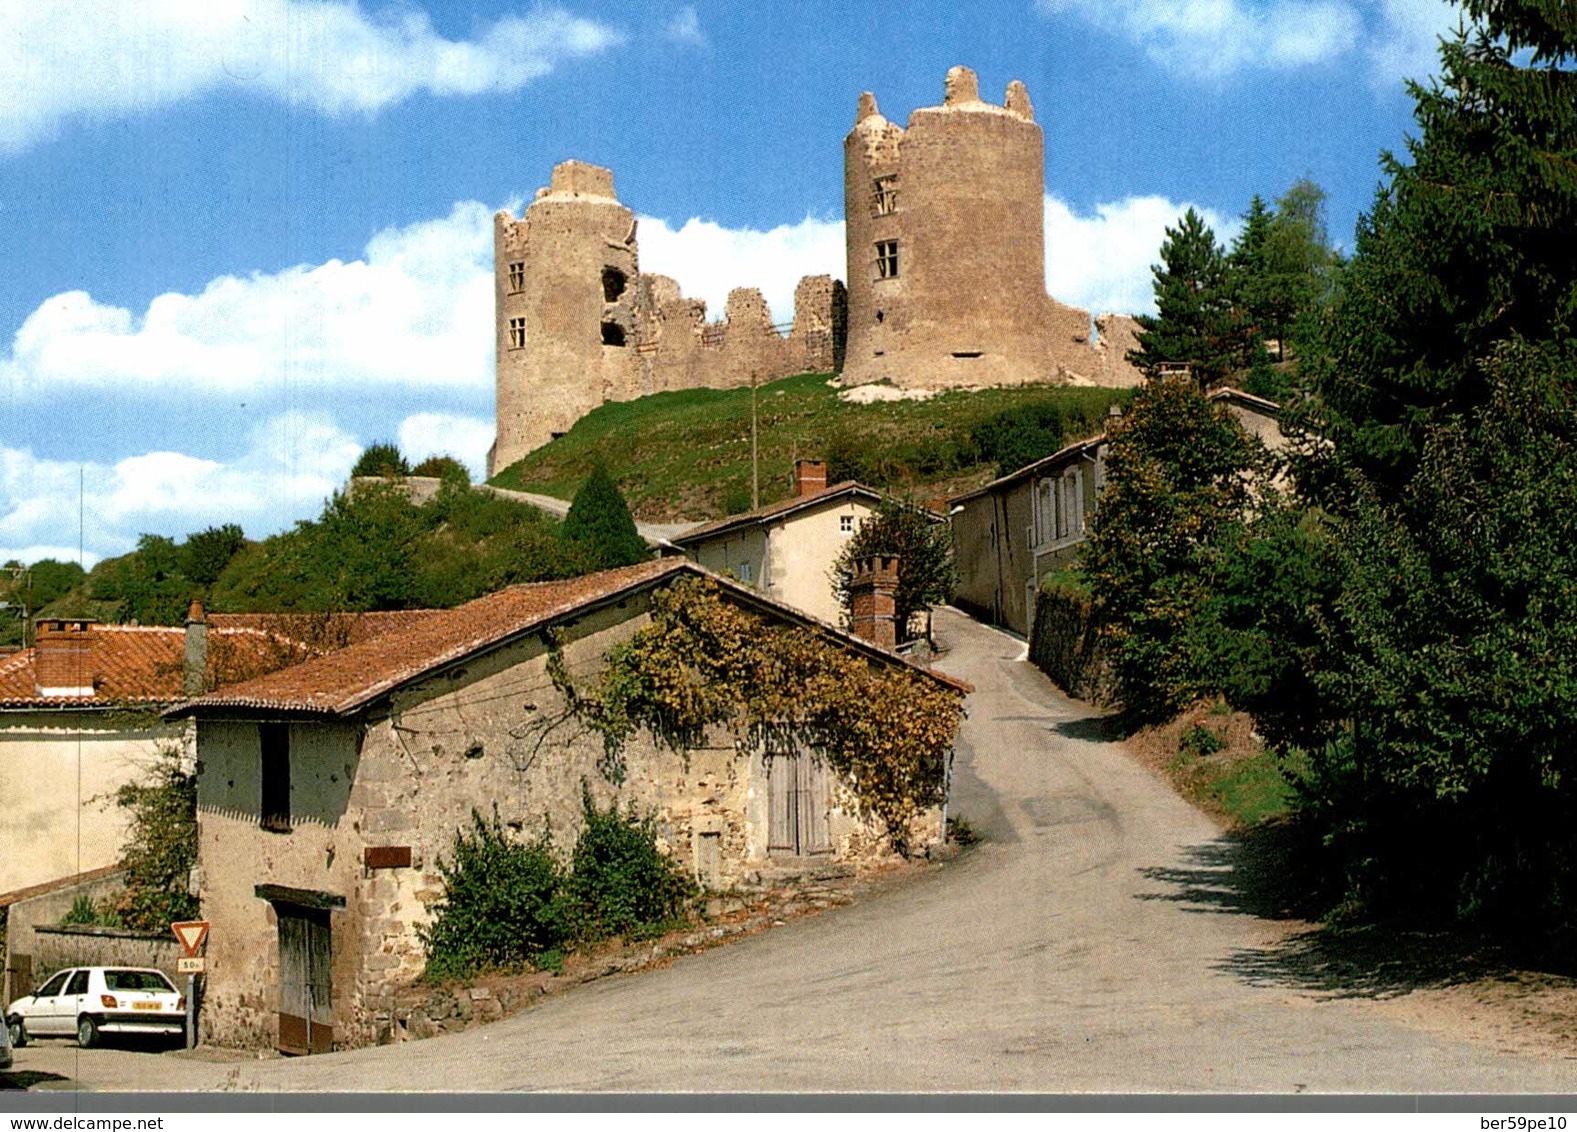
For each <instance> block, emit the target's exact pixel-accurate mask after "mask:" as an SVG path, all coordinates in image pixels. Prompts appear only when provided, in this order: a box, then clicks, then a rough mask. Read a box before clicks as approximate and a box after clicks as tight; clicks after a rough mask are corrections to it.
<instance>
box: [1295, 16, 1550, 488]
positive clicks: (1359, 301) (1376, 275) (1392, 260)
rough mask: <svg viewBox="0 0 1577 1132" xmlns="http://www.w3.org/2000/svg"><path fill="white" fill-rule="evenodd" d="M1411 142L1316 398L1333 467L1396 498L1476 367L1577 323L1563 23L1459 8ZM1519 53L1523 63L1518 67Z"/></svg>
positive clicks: (1349, 290) (1382, 201)
mask: <svg viewBox="0 0 1577 1132" xmlns="http://www.w3.org/2000/svg"><path fill="white" fill-rule="evenodd" d="M1464 7H1465V9H1466V11H1467V14H1468V15H1469V16H1470V17H1472V18H1473V20H1474V23H1473V25H1472V26H1471V27H1470V28H1469V29H1468V30H1466V31H1465V32H1463V33H1462V34H1460V35H1458V36H1456V37H1455V38H1453V39H1452V40H1450V41H1448V42H1447V43H1446V44H1444V45H1443V47H1442V50H1441V57H1442V64H1443V66H1442V76H1441V79H1440V80H1439V82H1438V83H1436V84H1434V85H1432V86H1430V87H1428V88H1424V87H1421V86H1418V85H1416V84H1414V85H1413V86H1412V93H1413V97H1414V99H1415V101H1416V103H1417V109H1416V111H1415V116H1416V118H1417V121H1418V125H1419V127H1420V131H1421V132H1420V134H1419V136H1418V137H1416V138H1414V139H1413V140H1411V141H1409V143H1408V147H1407V149H1408V157H1409V158H1411V160H1410V162H1405V163H1404V162H1403V161H1401V160H1399V159H1398V158H1396V157H1395V156H1393V155H1391V154H1386V155H1384V157H1383V158H1382V164H1383V166H1384V169H1385V171H1386V173H1387V174H1388V177H1389V184H1388V185H1386V186H1385V187H1383V188H1382V189H1381V190H1380V192H1379V194H1378V196H1377V198H1376V200H1375V203H1374V207H1373V209H1372V210H1371V211H1370V212H1369V213H1368V214H1367V215H1366V216H1364V217H1363V218H1362V219H1361V220H1360V223H1359V228H1358V238H1357V244H1356V250H1355V254H1354V257H1353V260H1352V263H1351V264H1350V265H1349V267H1348V269H1347V270H1346V271H1345V272H1344V275H1343V281H1342V286H1341V288H1340V293H1339V295H1338V297H1337V299H1336V302H1335V308H1334V313H1333V317H1332V318H1331V319H1330V320H1329V321H1328V324H1327V326H1326V327H1325V332H1324V334H1323V335H1322V337H1323V339H1324V341H1323V354H1324V357H1323V358H1322V359H1321V363H1320V365H1319V366H1318V369H1317V372H1316V373H1315V375H1314V377H1315V381H1314V384H1315V386H1316V389H1317V390H1318V393H1319V395H1320V403H1321V409H1322V411H1323V414H1324V422H1323V431H1324V433H1325V436H1326V437H1327V439H1328V440H1329V441H1331V442H1333V443H1334V445H1335V449H1336V450H1337V451H1339V452H1340V453H1341V458H1342V460H1343V461H1345V462H1346V463H1347V464H1348V465H1350V466H1351V467H1353V468H1355V469H1356V470H1357V471H1358V473H1359V474H1360V475H1361V476H1362V478H1363V479H1364V480H1365V481H1367V482H1369V483H1370V484H1372V485H1373V487H1374V488H1375V490H1376V491H1377V492H1379V494H1380V498H1381V499H1382V500H1394V499H1396V498H1397V497H1398V496H1399V495H1400V493H1401V492H1402V490H1403V489H1404V488H1405V485H1406V483H1407V482H1408V480H1409V479H1410V477H1411V473H1412V470H1413V468H1414V467H1415V466H1416V463H1417V460H1418V458H1419V456H1420V454H1421V453H1422V451H1423V446H1424V437H1425V433H1426V431H1427V429H1428V428H1429V427H1430V426H1431V425H1433V424H1440V423H1444V422H1446V421H1449V420H1451V419H1452V418H1456V417H1460V416H1462V415H1463V414H1466V413H1470V412H1471V411H1472V410H1473V409H1475V408H1476V407H1478V406H1480V405H1482V404H1484V402H1485V400H1486V399H1487V397H1488V395H1489V388H1488V385H1487V383H1486V381H1485V378H1484V371H1483V369H1482V367H1481V366H1480V365H1479V363H1480V361H1481V360H1482V359H1484V358H1486V357H1488V356H1489V355H1490V354H1491V353H1492V352H1493V351H1494V348H1495V344H1496V343H1498V342H1501V341H1505V340H1507V339H1510V338H1512V337H1521V338H1524V339H1528V340H1532V341H1538V340H1544V339H1549V338H1554V337H1559V336H1563V335H1569V334H1571V333H1572V332H1573V330H1574V329H1577V327H1574V319H1577V72H1574V71H1573V70H1572V67H1571V65H1572V62H1573V59H1574V55H1573V47H1574V43H1577V32H1574V27H1577V16H1574V15H1572V14H1571V13H1572V9H1571V7H1570V6H1569V5H1557V4H1554V3H1547V4H1546V3H1534V2H1531V0H1524V2H1516V3H1514V2H1509V0H1468V2H1467V3H1466V4H1465V5H1464ZM1524 49H1527V50H1528V51H1529V52H1530V54H1529V55H1528V56H1524V55H1522V54H1521V53H1522V52H1523V51H1524Z"/></svg>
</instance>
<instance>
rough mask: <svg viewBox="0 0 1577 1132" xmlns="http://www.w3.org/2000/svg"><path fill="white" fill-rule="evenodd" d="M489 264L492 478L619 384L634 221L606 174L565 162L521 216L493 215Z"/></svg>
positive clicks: (632, 271) (633, 252) (625, 352)
mask: <svg viewBox="0 0 1577 1132" xmlns="http://www.w3.org/2000/svg"><path fill="white" fill-rule="evenodd" d="M493 257H494V294H495V301H496V304H497V305H496V307H495V310H496V312H497V315H496V323H497V327H496V329H497V336H498V343H497V345H498V362H497V370H496V379H497V385H496V393H497V422H498V434H497V437H496V439H495V440H494V442H493V451H492V453H491V454H490V456H489V458H488V475H489V476H491V475H493V474H494V473H496V472H499V471H502V470H503V469H504V468H507V467H508V466H509V465H510V464H512V463H514V462H515V461H516V460H518V459H520V458H521V457H522V456H524V455H525V454H526V453H527V452H530V451H531V450H532V449H533V448H537V447H539V446H540V445H543V444H546V443H547V442H548V441H549V440H551V439H552V438H553V437H554V436H555V435H557V434H558V433H562V432H565V431H567V430H568V429H569V427H570V426H571V425H572V424H574V423H575V421H577V420H579V419H580V418H581V417H583V416H585V415H586V413H588V412H590V411H591V410H592V409H595V408H596V407H597V406H598V405H601V404H602V403H603V400H604V399H605V394H606V392H607V388H608V387H609V386H610V385H618V384H620V383H621V382H620V379H621V378H622V376H623V372H624V370H625V369H628V368H629V366H630V363H629V360H628V354H629V353H630V351H628V350H626V349H625V348H624V347H625V338H626V334H627V333H629V328H628V326H627V325H626V324H627V322H628V318H627V316H626V314H625V308H626V307H627V306H628V299H627V298H626V297H625V291H626V289H627V288H628V286H629V284H630V282H631V281H632V280H633V279H634V278H635V274H636V270H637V266H638V265H637V259H636V245H635V214H634V213H632V212H631V211H630V210H629V209H628V208H626V207H625V206H624V205H622V204H620V203H619V200H618V198H617V197H616V196H614V192H613V174H612V173H611V172H610V171H609V170H607V169H604V168H601V167H600V166H596V165H588V164H586V163H585V162H581V161H565V162H562V163H561V164H559V165H556V166H554V168H553V178H552V181H551V182H550V183H549V185H548V187H547V188H544V189H539V190H538V191H537V196H536V199H535V200H534V201H532V203H531V205H530V207H528V208H527V209H526V212H525V215H524V216H523V217H521V218H520V219H519V220H516V219H515V218H514V217H513V216H511V215H510V214H509V213H507V212H500V213H499V214H498V215H497V216H495V217H494V218H493ZM565 375H574V377H573V380H571V381H566V379H565Z"/></svg>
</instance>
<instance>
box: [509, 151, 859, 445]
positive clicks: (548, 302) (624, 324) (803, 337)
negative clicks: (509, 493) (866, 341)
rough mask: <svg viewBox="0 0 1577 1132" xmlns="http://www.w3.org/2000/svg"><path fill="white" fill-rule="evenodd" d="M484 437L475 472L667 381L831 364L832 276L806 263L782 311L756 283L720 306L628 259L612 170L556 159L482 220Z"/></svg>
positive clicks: (836, 348)
mask: <svg viewBox="0 0 1577 1132" xmlns="http://www.w3.org/2000/svg"><path fill="white" fill-rule="evenodd" d="M493 236H494V269H495V270H494V275H495V281H494V285H495V296H494V297H495V311H496V319H495V334H496V348H497V374H496V376H497V428H498V432H497V438H496V440H495V442H494V447H493V452H492V454H491V456H490V457H489V461H488V474H489V475H492V474H494V473H495V472H498V471H501V470H502V469H504V468H506V467H508V466H509V465H510V464H512V463H514V462H515V461H516V460H518V459H520V458H521V457H522V456H524V455H525V454H526V453H527V452H530V451H531V450H532V449H533V448H537V447H539V446H541V445H543V444H546V443H547V442H548V441H549V440H551V439H552V438H553V437H554V436H556V435H560V434H562V433H564V432H566V431H568V430H569V428H570V427H571V426H572V425H573V424H574V423H575V422H576V421H577V420H579V419H580V418H581V417H583V416H585V415H586V414H587V413H588V412H590V411H591V410H592V409H595V408H596V407H597V406H598V405H601V404H603V403H604V402H605V401H628V400H632V399H634V398H636V397H643V396H646V395H648V394H651V393H661V392H665V391H668V390H675V389H697V388H707V389H729V388H735V387H738V386H741V385H748V384H750V381H751V376H752V374H753V375H754V376H755V378H756V380H758V381H772V380H775V379H776V378H780V377H785V376H788V375H789V374H794V373H802V372H807V371H810V372H822V373H827V372H832V371H834V370H836V369H837V368H838V366H839V363H840V362H841V359H842V355H843V341H842V334H843V327H844V324H845V322H846V316H845V314H844V307H845V303H844V297H843V286H842V284H841V283H838V282H837V281H836V280H834V279H832V278H831V277H830V276H811V277H807V278H806V279H803V280H801V281H800V284H799V286H798V288H797V289H796V291H795V311H794V323H793V326H792V327H791V328H790V330H789V332H788V333H787V334H786V335H785V334H782V333H780V332H779V331H778V330H777V329H776V328H775V327H774V326H773V323H772V315H771V312H770V311H769V310H768V308H767V304H766V300H765V298H763V296H762V294H761V292H760V291H759V290H757V289H755V288H737V289H735V290H734V291H732V292H731V293H730V294H729V296H728V302H727V306H726V309H725V311H724V317H723V318H722V320H721V321H718V322H708V321H707V318H706V304H705V303H704V302H703V301H701V300H699V299H687V298H685V297H684V295H683V294H681V293H680V289H679V285H678V284H677V283H675V282H674V281H673V280H672V279H669V278H667V277H666V276H661V275H646V274H642V273H641V271H640V264H639V251H638V247H637V243H636V221H635V214H634V213H633V212H631V211H630V210H629V209H628V208H626V207H625V206H624V205H623V204H621V203H619V200H618V198H617V197H616V196H615V195H614V189H613V174H612V173H611V172H610V171H609V170H607V169H602V168H599V167H597V166H594V165H586V164H584V163H582V162H579V161H566V162H564V163H562V164H560V165H558V166H556V167H555V168H554V170H553V177H552V181H551V183H550V184H549V185H548V187H547V188H544V189H541V190H539V191H538V193H537V196H536V199H535V200H534V201H533V202H532V204H531V205H530V206H529V207H528V208H527V209H526V211H525V215H524V216H522V217H520V218H518V219H517V218H516V217H514V216H512V215H511V214H510V213H508V212H500V213H498V214H497V215H496V216H495V217H494V220H493Z"/></svg>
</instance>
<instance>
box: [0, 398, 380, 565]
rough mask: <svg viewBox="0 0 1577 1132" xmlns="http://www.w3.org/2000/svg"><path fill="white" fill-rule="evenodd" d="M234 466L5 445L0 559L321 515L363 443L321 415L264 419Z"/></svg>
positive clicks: (181, 457) (93, 550)
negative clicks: (91, 456) (87, 456)
mask: <svg viewBox="0 0 1577 1132" xmlns="http://www.w3.org/2000/svg"><path fill="white" fill-rule="evenodd" d="M240 447H241V452H240V455H239V456H238V457H237V458H236V459H234V460H233V461H230V462H228V463H221V462H219V461H217V460H203V459H198V458H196V457H193V456H188V455H185V454H183V453H180V452H148V453H143V454H141V455H137V456H130V457H127V458H126V459H124V460H121V461H119V462H117V463H115V464H102V463H83V464H77V463H72V462H69V461H64V460H42V459H39V458H38V457H36V456H35V455H34V454H33V453H32V452H31V451H30V450H28V449H26V448H9V447H3V446H0V561H4V560H7V559H10V558H20V559H21V560H22V561H24V562H31V561H36V560H37V559H39V558H43V557H53V558H61V559H68V560H75V559H76V558H77V550H76V546H75V539H76V537H77V536H78V533H79V531H78V522H77V519H78V515H79V507H80V514H81V516H82V523H81V531H80V533H81V538H82V543H83V547H84V557H83V562H84V565H87V566H90V567H91V566H92V565H93V563H94V562H97V561H98V560H99V559H100V558H104V557H107V556H110V555H115V554H123V553H125V552H126V551H128V550H130V549H132V547H133V546H134V545H135V543H136V539H137V536H138V535H139V534H141V533H144V532H152V533H157V534H168V535H171V536H174V537H181V536H183V535H185V534H187V533H190V532H192V531H196V530H201V529H202V528H204V527H207V526H212V525H215V524H220V523H240V524H241V525H242V526H243V527H244V528H245V529H246V531H247V533H248V534H251V535H253V536H254V537H256V536H259V535H263V534H269V533H273V532H275V531H278V530H282V529H284V528H285V527H288V526H289V525H290V524H291V523H293V522H294V521H295V520H297V519H303V518H309V517H311V516H314V515H316V514H317V512H318V510H319V508H320V507H321V505H322V502H323V500H324V499H326V498H328V497H329V496H330V495H332V494H333V493H334V491H335V490H337V489H338V488H339V486H340V485H341V484H343V483H344V482H345V478H346V476H348V475H349V473H350V468H351V465H352V464H353V463H354V462H355V459H356V457H357V456H358V455H359V454H360V452H361V447H362V446H361V444H360V443H358V442H357V440H356V439H355V438H354V437H352V436H350V435H349V434H348V433H346V432H345V431H344V430H342V429H340V428H339V427H338V426H337V425H335V424H334V422H333V421H331V420H329V419H328V418H327V417H326V416H323V415H321V414H311V413H285V414H282V415H280V416H278V417H274V418H272V419H270V420H267V421H265V422H263V423H262V424H260V425H258V426H256V427H255V428H254V429H253V430H252V431H251V432H250V434H248V435H247V436H246V437H245V438H244V441H243V443H242V444H241V445H240Z"/></svg>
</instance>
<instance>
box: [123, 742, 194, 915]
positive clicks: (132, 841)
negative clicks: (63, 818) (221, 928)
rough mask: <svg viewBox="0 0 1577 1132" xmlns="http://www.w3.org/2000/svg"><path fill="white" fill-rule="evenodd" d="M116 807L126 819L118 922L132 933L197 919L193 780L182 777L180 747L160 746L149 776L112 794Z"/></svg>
mask: <svg viewBox="0 0 1577 1132" xmlns="http://www.w3.org/2000/svg"><path fill="white" fill-rule="evenodd" d="M115 804H116V805H117V806H119V807H120V808H121V809H123V810H126V811H128V813H129V815H130V819H131V821H130V826H129V828H128V829H127V831H126V850H125V854H124V856H123V857H122V858H121V863H122V864H123V865H124V866H125V867H126V872H127V876H126V888H125V891H123V892H122V893H121V896H120V900H119V901H118V902H117V904H116V906H115V915H116V916H117V917H118V918H119V921H120V922H121V923H122V924H124V925H125V926H126V927H128V928H132V929H134V930H137V931H164V930H165V929H166V928H168V927H169V926H170V924H172V923H174V922H176V921H178V920H192V919H196V918H197V897H195V896H193V895H192V892H191V875H192V869H193V868H195V867H196V865H197V776H196V775H195V774H187V773H186V769H185V767H183V766H182V759H181V749H180V747H178V746H176V745H175V744H173V743H172V744H169V745H167V746H164V747H162V748H161V749H160V750H159V753H158V758H157V761H156V763H155V764H154V766H153V769H152V771H151V773H150V774H149V776H148V777H147V778H146V779H144V780H143V781H141V782H129V783H127V784H126V785H124V786H122V787H121V788H120V789H119V790H117V791H116V792H115Z"/></svg>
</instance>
